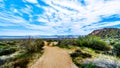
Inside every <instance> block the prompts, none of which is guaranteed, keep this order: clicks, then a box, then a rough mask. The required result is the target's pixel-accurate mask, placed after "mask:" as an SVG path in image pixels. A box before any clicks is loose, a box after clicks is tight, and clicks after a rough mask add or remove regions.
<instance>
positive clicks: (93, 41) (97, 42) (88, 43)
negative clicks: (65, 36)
mask: <svg viewBox="0 0 120 68" xmlns="http://www.w3.org/2000/svg"><path fill="white" fill-rule="evenodd" d="M76 41H77V45H78V46H85V47H89V48H92V49H95V50H102V51H108V50H110V49H111V47H110V46H109V45H108V44H107V43H106V42H105V41H103V40H101V39H100V38H99V37H96V36H85V37H79V38H78V39H77V40H76Z"/></svg>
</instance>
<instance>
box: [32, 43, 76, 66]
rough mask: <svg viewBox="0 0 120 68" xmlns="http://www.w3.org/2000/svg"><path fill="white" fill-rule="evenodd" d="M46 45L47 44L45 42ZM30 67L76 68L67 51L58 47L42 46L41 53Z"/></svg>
mask: <svg viewBox="0 0 120 68" xmlns="http://www.w3.org/2000/svg"><path fill="white" fill-rule="evenodd" d="M46 45H47V44H46ZM31 68H78V67H77V66H76V65H75V64H74V63H73V62H72V59H71V57H70V56H69V54H68V52H67V51H66V50H64V49H61V48H59V47H50V46H44V53H43V55H42V56H41V57H40V58H39V59H38V60H37V61H36V62H35V63H34V64H33V65H32V66H31Z"/></svg>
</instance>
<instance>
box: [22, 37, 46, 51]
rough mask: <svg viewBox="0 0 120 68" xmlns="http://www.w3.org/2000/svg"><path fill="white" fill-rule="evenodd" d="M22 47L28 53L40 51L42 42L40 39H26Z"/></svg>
mask: <svg viewBox="0 0 120 68" xmlns="http://www.w3.org/2000/svg"><path fill="white" fill-rule="evenodd" d="M22 45H23V46H24V47H25V49H26V50H27V51H28V52H36V51H39V50H41V49H42V47H43V46H44V42H43V40H41V39H35V40H32V39H27V40H26V41H25V42H24V44H22Z"/></svg>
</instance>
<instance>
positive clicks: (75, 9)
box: [0, 0, 120, 34]
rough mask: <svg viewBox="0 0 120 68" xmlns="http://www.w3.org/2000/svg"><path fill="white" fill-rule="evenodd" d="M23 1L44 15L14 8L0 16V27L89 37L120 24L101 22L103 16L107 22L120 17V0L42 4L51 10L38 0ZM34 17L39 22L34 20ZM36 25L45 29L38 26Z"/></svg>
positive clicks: (51, 0) (60, 0) (50, 0)
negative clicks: (27, 18)
mask: <svg viewBox="0 0 120 68" xmlns="http://www.w3.org/2000/svg"><path fill="white" fill-rule="evenodd" d="M24 1H25V2H29V3H33V5H35V6H39V8H40V9H41V8H42V9H43V10H44V12H43V13H42V14H38V15H36V14H35V15H34V12H33V8H34V7H33V6H32V5H27V4H26V7H25V8H22V9H17V8H11V10H13V12H9V11H8V12H7V11H3V12H0V20H1V22H0V26H5V24H7V25H6V26H17V25H22V26H24V27H25V28H27V29H30V30H31V29H32V30H35V31H36V32H35V31H33V32H35V34H39V33H41V34H88V33H89V32H91V31H92V30H93V29H97V28H104V27H107V26H113V25H119V24H120V21H115V22H102V23H101V22H99V21H101V20H102V18H101V16H102V17H104V18H105V17H109V16H112V15H115V14H116V15H118V16H120V4H119V3H120V0H109V1H105V0H84V1H85V5H82V3H80V1H79V0H43V2H45V3H46V4H48V5H49V6H40V5H39V4H38V0H24ZM37 10H39V9H36V11H37ZM14 13H18V14H20V15H21V17H20V16H15V15H14ZM23 13H26V14H28V15H29V17H30V19H29V20H26V19H25V18H24V17H22V16H23ZM35 16H36V17H38V18H36V19H33V17H35ZM6 21H9V22H6ZM36 21H37V22H41V23H42V24H45V25H44V26H43V25H36V24H35V22H36ZM31 23H32V24H31ZM88 25H90V26H88ZM69 29H70V31H69ZM8 32H10V31H8ZM13 32H14V31H13ZM23 33H24V31H23ZM30 34H32V33H30Z"/></svg>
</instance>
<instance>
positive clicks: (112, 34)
mask: <svg viewBox="0 0 120 68" xmlns="http://www.w3.org/2000/svg"><path fill="white" fill-rule="evenodd" d="M89 35H96V36H100V37H102V38H117V37H119V38H120V29H118V28H103V29H98V30H94V31H93V32H92V33H90V34H89Z"/></svg>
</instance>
